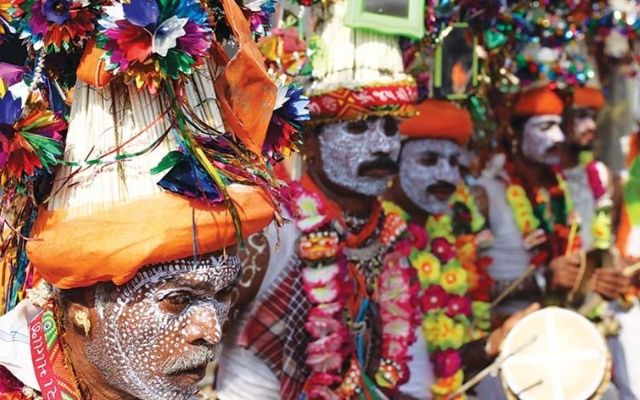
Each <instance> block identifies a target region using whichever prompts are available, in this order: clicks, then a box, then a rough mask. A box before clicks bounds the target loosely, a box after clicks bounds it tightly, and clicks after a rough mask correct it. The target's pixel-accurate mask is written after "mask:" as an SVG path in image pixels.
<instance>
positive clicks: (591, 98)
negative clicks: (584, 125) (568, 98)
mask: <svg viewBox="0 0 640 400" xmlns="http://www.w3.org/2000/svg"><path fill="white" fill-rule="evenodd" d="M573 106H574V107H587V108H594V109H596V110H599V109H601V108H602V107H603V106H604V96H603V94H602V91H601V90H600V89H596V88H592V87H577V88H576V89H575V90H574V91H573Z"/></svg>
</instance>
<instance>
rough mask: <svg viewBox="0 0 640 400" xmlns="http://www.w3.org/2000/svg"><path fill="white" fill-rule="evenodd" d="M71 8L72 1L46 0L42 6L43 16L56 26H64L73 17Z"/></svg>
mask: <svg viewBox="0 0 640 400" xmlns="http://www.w3.org/2000/svg"><path fill="white" fill-rule="evenodd" d="M69 8H71V1H67V0H44V4H43V5H42V14H43V15H44V17H45V18H46V20H47V21H49V22H51V23H53V24H56V25H62V24H64V23H65V22H67V20H68V19H69V17H70V16H71V13H70V12H69Z"/></svg>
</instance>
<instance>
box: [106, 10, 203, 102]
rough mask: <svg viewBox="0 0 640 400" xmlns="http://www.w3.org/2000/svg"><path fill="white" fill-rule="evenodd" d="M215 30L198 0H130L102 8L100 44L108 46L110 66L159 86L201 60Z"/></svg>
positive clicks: (145, 85) (130, 78)
mask: <svg viewBox="0 0 640 400" xmlns="http://www.w3.org/2000/svg"><path fill="white" fill-rule="evenodd" d="M212 39H213V32H212V29H211V26H210V24H209V17H208V15H207V12H206V10H205V8H204V6H203V5H202V4H201V3H200V2H199V1H196V0H187V1H178V0H132V1H130V2H127V3H121V2H115V3H113V4H112V5H110V6H107V7H105V8H104V15H103V16H102V17H101V18H100V20H99V21H98V45H99V47H101V48H103V49H105V50H106V51H107V54H106V60H107V63H108V66H107V69H109V70H111V71H112V72H113V73H114V74H122V75H123V76H124V77H125V80H126V81H132V82H135V84H136V86H137V87H138V88H139V89H142V88H148V89H149V90H151V91H152V92H153V91H156V90H158V88H159V87H160V85H161V84H162V83H163V82H164V81H167V80H174V81H175V80H178V79H181V78H184V77H186V76H188V75H191V74H192V73H193V70H194V68H196V67H199V66H201V65H202V64H203V62H204V60H205V57H206V56H207V54H208V52H209V48H210V47H211V41H212Z"/></svg>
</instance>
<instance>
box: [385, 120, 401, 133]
mask: <svg viewBox="0 0 640 400" xmlns="http://www.w3.org/2000/svg"><path fill="white" fill-rule="evenodd" d="M396 133H398V121H397V120H396V119H395V118H392V117H385V119H384V134H385V135H387V136H395V135H396Z"/></svg>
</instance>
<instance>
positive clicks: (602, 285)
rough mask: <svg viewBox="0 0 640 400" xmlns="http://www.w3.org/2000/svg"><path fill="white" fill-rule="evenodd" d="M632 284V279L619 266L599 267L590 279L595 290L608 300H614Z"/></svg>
mask: <svg viewBox="0 0 640 400" xmlns="http://www.w3.org/2000/svg"><path fill="white" fill-rule="evenodd" d="M629 285H631V279H630V277H628V276H625V275H624V274H623V273H622V270H621V269H619V268H598V269H596V270H595V271H594V273H593V277H592V278H591V281H590V287H591V289H592V290H593V291H595V292H596V293H598V294H600V295H601V296H602V297H604V298H605V299H607V300H614V299H617V298H619V297H620V296H621V295H622V294H624V293H625V292H626V291H627V289H628V288H629Z"/></svg>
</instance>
